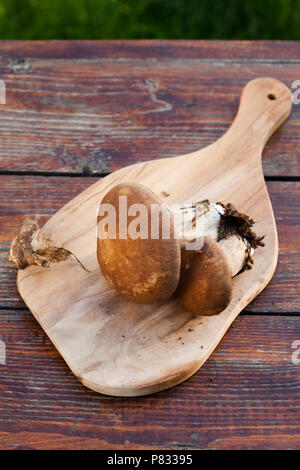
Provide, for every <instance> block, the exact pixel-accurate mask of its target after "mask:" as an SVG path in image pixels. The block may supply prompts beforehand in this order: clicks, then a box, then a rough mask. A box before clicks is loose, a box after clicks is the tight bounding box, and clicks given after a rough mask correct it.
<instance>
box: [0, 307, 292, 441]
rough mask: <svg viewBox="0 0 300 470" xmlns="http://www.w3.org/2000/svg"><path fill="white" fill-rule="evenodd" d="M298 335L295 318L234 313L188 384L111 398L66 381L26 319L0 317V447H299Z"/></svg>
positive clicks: (15, 314)
mask: <svg viewBox="0 0 300 470" xmlns="http://www.w3.org/2000/svg"><path fill="white" fill-rule="evenodd" d="M299 337H300V318H299V317H293V316H291V317H282V316H277V317H276V316H256V315H253V316H245V315H242V316H239V317H238V318H237V320H236V321H235V322H234V323H233V325H232V326H231V327H230V329H229V331H228V332H227V334H226V335H225V337H224V338H223V339H222V341H221V343H220V344H219V346H218V347H217V349H216V351H215V352H214V353H213V354H212V356H211V357H210V358H209V360H208V361H207V362H206V363H205V364H204V366H203V367H202V368H201V369H200V370H199V371H198V372H197V373H196V374H195V375H194V376H193V377H191V378H190V379H189V380H188V381H186V382H184V383H182V384H180V385H179V386H177V387H175V388H173V389H171V390H167V391H164V392H161V393H159V394H155V395H151V396H147V397H140V398H138V399H137V398H129V399H125V398H111V397H110V398H109V397H105V396H102V395H98V394H96V393H94V392H92V391H91V390H88V389H86V388H85V387H83V385H81V384H80V383H79V382H78V381H77V380H76V379H75V378H74V377H73V376H72V374H71V373H70V372H69V370H68V368H67V366H66V365H65V363H64V361H63V360H62V359H61V357H60V356H59V354H58V353H57V352H56V350H55V349H54V347H53V346H52V345H51V344H50V342H49V340H48V339H47V337H46V336H45V334H44V332H43V331H42V329H41V328H40V327H39V326H38V324H37V323H36V321H35V320H34V318H33V317H32V315H31V314H30V313H29V312H27V311H13V310H8V311H6V310H2V311H0V339H1V340H2V341H5V343H6V351H7V357H6V365H3V364H2V365H0V386H1V400H0V448H2V449H13V448H19V449H20V448H26V449H28V448H33V449H51V448H55V449H77V448H78V449H85V448H89V449H91V448H93V449H94V448H96V449H143V448H149V449H158V448H162V449H183V448H188V449H192V448H199V449H226V448H229V447H230V448H231V449H251V448H255V449H297V448H298V449H299V448H300V428H299V420H297V413H299V406H300V402H299V396H300V395H299V380H298V379H299V364H298V365H296V364H295V363H293V361H292V354H293V352H295V349H293V348H292V345H293V342H294V341H295V340H298V339H299ZM295 358H296V355H294V361H295ZM178 423H180V426H178Z"/></svg>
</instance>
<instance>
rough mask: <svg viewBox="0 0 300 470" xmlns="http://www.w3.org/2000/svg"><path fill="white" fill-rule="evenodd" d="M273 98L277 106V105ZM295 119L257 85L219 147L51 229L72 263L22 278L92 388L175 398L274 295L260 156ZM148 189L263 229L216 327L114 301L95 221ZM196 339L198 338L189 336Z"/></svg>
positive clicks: (172, 164)
mask: <svg viewBox="0 0 300 470" xmlns="http://www.w3.org/2000/svg"><path fill="white" fill-rule="evenodd" d="M268 95H274V96H275V99H269V97H268ZM290 109H291V97H290V91H289V90H288V89H287V88H286V87H285V85H283V84H282V83H281V82H279V81H277V80H273V79H270V78H260V79H256V80H253V81H252V82H249V83H248V85H247V86H246V87H245V89H244V90H243V93H242V97H241V103H240V107H239V111H238V114H237V117H236V119H235V121H234V123H233V124H232V126H231V127H230V128H229V130H228V131H227V132H226V134H225V135H224V136H223V137H221V138H220V139H219V140H218V141H217V142H215V143H214V144H212V145H210V146H209V147H206V148H205V149H203V150H200V151H197V152H194V153H192V154H189V155H185V156H181V157H175V158H169V159H164V160H156V161H151V162H146V163H140V164H137V165H133V166H131V167H127V168H123V169H121V170H119V171H117V172H115V173H113V174H111V175H109V176H107V177H105V178H103V179H102V180H101V181H99V182H97V183H96V184H94V185H93V186H91V187H90V188H88V189H87V190H86V191H84V192H83V193H81V194H80V195H79V196H77V197H76V198H75V199H73V200H72V201H71V202H70V203H69V204H67V205H66V206H65V207H64V208H63V209H61V210H60V211H59V212H58V213H57V214H56V215H55V216H53V217H52V218H51V219H50V221H49V222H47V224H46V225H45V231H47V232H49V233H51V234H52V236H53V239H54V241H55V243H56V244H57V245H63V246H64V247H65V248H68V249H69V250H71V251H72V252H74V253H75V254H76V255H77V256H78V257H79V258H80V259H81V260H82V262H83V263H84V264H85V265H86V266H87V267H88V268H89V269H90V270H91V272H92V274H90V275H89V274H87V273H85V272H84V271H83V270H82V269H81V268H80V266H79V265H77V264H76V263H74V262H73V261H71V260H70V261H67V262H64V263H61V264H58V265H52V267H51V268H50V269H48V270H43V269H41V268H37V267H31V268H27V269H26V270H25V271H20V272H19V273H18V289H19V292H20V294H21V295H22V297H23V299H24V301H25V302H26V304H27V305H28V307H29V308H30V310H31V311H32V313H33V314H34V316H35V318H36V319H37V320H38V321H39V323H40V324H41V325H42V327H43V328H44V330H45V332H46V333H47V335H48V336H49V338H50V339H51V341H52V342H53V343H54V345H55V346H56V348H57V349H58V350H59V352H60V353H61V354H62V356H63V357H64V359H65V360H66V362H67V363H68V365H69V367H70V368H71V370H72V372H73V373H74V374H75V375H76V377H78V379H79V380H80V381H81V382H82V383H83V384H85V385H86V386H88V387H90V388H92V389H94V390H96V391H98V392H101V393H106V394H111V395H117V396H135V395H143V394H148V393H152V392H155V391H158V390H162V389H164V388H168V387H170V386H172V385H175V384H176V383H179V382H181V381H183V380H184V379H186V378H187V377H189V376H190V375H192V374H193V373H194V372H195V371H196V370H197V369H198V368H199V367H200V366H201V365H202V364H203V363H204V362H205V360H206V359H207V358H208V357H209V355H210V354H211V352H212V351H213V350H214V348H215V347H216V345H217V344H218V342H219V341H220V340H221V338H222V336H223V335H224V334H225V332H226V330H227V328H228V327H229V325H230V324H231V323H232V321H233V320H234V319H235V317H236V316H237V315H238V313H239V312H240V311H241V310H242V309H243V308H244V307H245V306H246V305H247V304H248V303H249V302H250V301H251V300H252V299H253V298H254V297H255V296H256V295H257V294H258V293H259V292H260V291H261V290H262V289H263V288H264V287H265V286H266V284H267V283H268V282H269V280H270V279H271V277H272V275H273V273H274V270H275V267H276V262H277V255H278V248H277V231H276V226H275V221H274V216H273V211H272V207H271V204H270V200H269V196H268V193H267V189H266V186H265V182H264V178H263V174H262V170H261V153H262V149H263V147H264V145H265V143H266V141H267V140H268V138H269V137H270V135H271V134H272V133H273V132H274V131H275V130H276V129H277V127H278V126H279V125H280V124H281V123H282V122H283V121H284V120H285V119H286V118H287V116H288V115H289V112H290ZM122 181H126V182H130V181H136V182H139V183H142V184H144V185H146V186H148V187H149V188H150V189H151V190H152V191H154V192H155V193H157V194H158V195H160V197H161V198H162V199H163V192H167V193H168V194H170V196H169V197H167V198H165V201H164V202H167V203H175V202H192V201H196V200H201V199H206V198H208V199H210V200H211V201H218V200H221V201H223V202H231V203H233V204H234V205H236V206H237V208H238V209H239V210H240V211H242V212H246V213H247V214H248V215H249V216H250V217H252V218H254V219H255V221H256V224H255V231H256V233H257V234H258V235H265V243H266V246H265V247H264V248H258V249H257V250H256V253H255V265H254V267H253V269H252V270H251V271H247V272H245V273H243V274H241V275H239V276H237V277H236V278H235V279H234V296H233V299H232V301H231V303H230V305H229V307H228V308H227V309H226V310H225V311H224V312H222V314H220V315H218V316H215V317H206V318H205V317H198V318H193V317H192V315H191V314H189V313H188V312H184V311H183V310H182V309H181V308H180V307H179V306H178V305H177V304H176V303H175V302H173V301H170V302H167V303H164V304H162V305H156V306H153V305H148V306H147V305H146V306H145V305H143V306H142V305H135V304H133V303H130V302H127V301H125V300H124V299H123V298H121V297H120V296H119V295H118V294H116V293H115V292H114V291H113V290H112V289H111V288H110V287H109V285H108V284H107V282H106V281H105V280H104V278H103V277H102V276H101V273H100V271H99V268H98V264H97V259H96V214H97V208H98V205H99V203H100V201H101V199H102V197H103V196H104V194H105V193H106V192H107V191H108V190H109V189H110V188H111V187H112V186H113V185H114V184H117V183H119V182H122ZM190 330H192V331H190Z"/></svg>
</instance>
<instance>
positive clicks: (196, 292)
mask: <svg viewBox="0 0 300 470" xmlns="http://www.w3.org/2000/svg"><path fill="white" fill-rule="evenodd" d="M181 257H182V263H181V274H180V280H179V284H178V287H177V290H176V292H175V297H176V300H177V301H178V302H179V303H180V305H181V306H182V307H183V308H184V309H185V310H188V311H190V312H192V313H194V314H196V315H203V316H209V315H217V314H218V313H220V312H222V311H223V310H224V309H225V308H226V307H227V306H228V304H229V302H230V300H231V296H232V278H231V274H232V273H231V268H230V265H229V262H228V260H227V257H226V255H225V254H224V253H223V250H222V248H221V247H220V246H219V245H218V243H217V242H216V241H215V240H213V239H212V238H210V237H204V243H203V246H202V248H201V250H199V251H196V252H195V251H191V250H182V252H181Z"/></svg>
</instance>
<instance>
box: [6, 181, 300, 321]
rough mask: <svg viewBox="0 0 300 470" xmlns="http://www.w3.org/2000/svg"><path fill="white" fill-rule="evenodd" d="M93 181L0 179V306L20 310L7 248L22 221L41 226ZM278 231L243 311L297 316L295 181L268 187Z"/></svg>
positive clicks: (299, 233)
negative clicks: (268, 272)
mask: <svg viewBox="0 0 300 470" xmlns="http://www.w3.org/2000/svg"><path fill="white" fill-rule="evenodd" d="M94 182H95V178H74V177H51V178H49V177H40V176H35V177H32V176H0V187H1V190H0V306H10V307H21V306H23V305H24V304H23V302H22V301H21V299H20V297H19V295H18V292H17V290H16V286H15V278H16V271H15V269H14V267H13V266H12V265H11V263H9V262H8V260H7V256H8V251H9V244H10V241H11V240H12V238H13V237H14V236H15V235H16V233H17V232H18V230H19V228H20V226H21V225H22V222H23V221H24V219H25V218H26V217H28V216H29V217H33V216H36V217H37V220H38V221H39V223H40V224H41V225H43V224H44V223H45V222H46V220H47V219H48V218H49V217H50V216H51V215H53V214H54V213H55V212H56V211H57V210H58V209H59V208H60V207H62V206H63V205H64V204H66V203H67V202H68V201H69V200H71V199H72V198H73V197H74V196H75V195H76V194H78V193H79V192H81V191H83V190H84V189H85V188H87V187H88V186H89V185H91V184H93V183H94ZM268 189H269V192H270V196H271V200H272V203H273V207H274V212H275V216H276V219H277V225H278V232H279V247H280V248H279V253H280V254H279V264H278V267H277V271H276V273H275V276H274V278H273V279H272V281H271V283H270V284H269V286H268V287H267V288H266V289H265V290H264V291H263V292H262V293H261V294H260V295H259V296H258V297H257V298H256V299H255V300H254V301H253V302H252V303H251V304H250V305H249V306H248V307H247V311H249V312H271V313H276V312H277V313H287V312H300V304H299V277H300V254H299V240H300V229H299V218H300V217H299V216H300V214H299V210H300V207H299V190H300V183H298V182H276V181H270V182H268Z"/></svg>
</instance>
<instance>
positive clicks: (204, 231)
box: [171, 201, 254, 277]
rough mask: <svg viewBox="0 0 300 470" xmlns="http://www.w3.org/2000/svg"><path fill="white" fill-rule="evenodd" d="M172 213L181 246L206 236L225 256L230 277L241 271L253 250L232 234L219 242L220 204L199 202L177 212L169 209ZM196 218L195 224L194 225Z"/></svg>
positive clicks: (239, 237) (222, 211) (221, 210)
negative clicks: (214, 242)
mask: <svg viewBox="0 0 300 470" xmlns="http://www.w3.org/2000/svg"><path fill="white" fill-rule="evenodd" d="M171 212H172V213H173V216H174V219H175V224H176V228H177V232H178V233H179V238H180V242H181V246H182V247H184V246H185V245H186V244H187V243H188V242H190V241H191V240H194V239H195V238H199V237H203V236H208V237H211V238H213V239H214V240H216V241H217V242H218V243H219V245H220V246H221V247H222V250H223V252H224V254H225V255H226V256H227V259H228V262H229V265H230V267H231V271H232V277H234V276H235V275H236V274H237V273H239V272H240V271H241V269H243V267H244V266H245V263H246V261H247V259H248V257H249V253H250V255H252V254H253V253H254V249H253V248H250V246H249V243H248V241H247V240H246V239H245V238H243V237H241V236H240V235H239V234H233V235H230V236H228V237H227V238H223V239H221V240H219V226H220V222H221V216H222V215H224V213H225V209H224V207H223V206H221V205H220V204H215V203H211V202H209V201H201V202H198V203H196V204H189V205H186V206H181V207H180V208H179V210H178V208H177V209H171ZM196 216H197V224H196Z"/></svg>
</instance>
